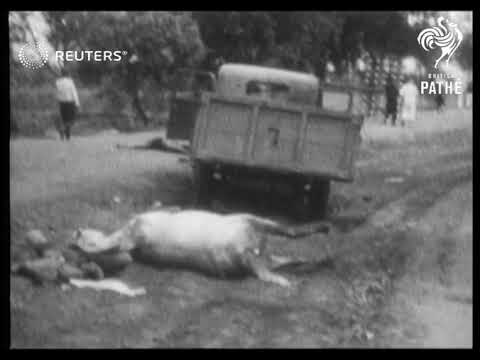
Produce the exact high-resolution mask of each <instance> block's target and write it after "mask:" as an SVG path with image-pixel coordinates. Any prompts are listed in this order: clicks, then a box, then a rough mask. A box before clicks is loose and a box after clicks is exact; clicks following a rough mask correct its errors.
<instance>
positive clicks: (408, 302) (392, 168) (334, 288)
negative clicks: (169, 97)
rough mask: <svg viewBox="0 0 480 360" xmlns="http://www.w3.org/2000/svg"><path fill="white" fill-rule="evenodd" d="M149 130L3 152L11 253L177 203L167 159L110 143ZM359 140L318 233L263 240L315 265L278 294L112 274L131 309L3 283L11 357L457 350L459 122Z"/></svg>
mask: <svg viewBox="0 0 480 360" xmlns="http://www.w3.org/2000/svg"><path fill="white" fill-rule="evenodd" d="M159 135H161V133H152V132H150V133H141V134H134V135H124V134H112V133H103V134H98V135H96V136H89V137H77V138H74V140H73V141H72V142H71V143H62V142H59V141H55V140H52V139H44V140H38V139H37V140H32V139H17V140H13V141H11V144H10V150H11V155H10V156H11V169H10V171H11V175H10V189H11V190H10V192H11V231H12V233H11V249H12V250H11V252H12V256H14V255H15V252H16V250H17V249H18V248H19V247H20V246H21V243H22V241H23V234H24V232H25V231H26V230H27V229H32V228H39V229H41V230H43V231H44V232H45V233H46V234H49V236H51V237H52V239H54V240H55V241H56V242H62V241H65V239H67V237H68V236H69V234H70V233H71V232H72V231H73V229H75V228H76V227H79V226H88V227H95V228H100V229H102V230H104V231H111V230H114V229H116V228H117V227H118V226H120V225H121V224H122V223H123V222H124V221H125V220H126V219H127V218H128V217H129V216H130V215H131V214H133V213H136V212H140V211H143V210H145V209H147V208H148V207H149V206H151V205H152V203H153V202H154V201H161V202H162V203H164V204H175V205H178V204H179V205H183V204H188V202H189V199H190V198H191V179H190V168H189V166H188V164H187V163H184V162H180V161H179V157H181V156H179V155H177V154H169V153H165V152H158V151H131V150H119V149H116V147H115V144H117V143H122V144H131V145H132V144H143V143H146V142H147V140H149V139H151V138H153V137H156V136H159ZM362 135H363V138H364V141H363V144H362V149H361V153H360V156H359V159H358V174H357V177H356V180H355V182H354V184H337V183H335V184H334V186H333V194H332V199H331V208H332V212H333V214H332V215H331V218H330V220H331V221H332V223H333V225H334V230H333V232H332V233H331V234H329V235H328V236H325V235H315V236H311V237H309V238H305V239H302V240H300V241H295V242H292V241H290V242H289V241H287V240H285V239H282V238H273V237H272V238H271V241H270V242H269V245H268V249H267V251H269V252H272V253H275V254H289V255H295V254H296V255H302V256H304V257H310V258H314V259H316V260H318V266H315V267H310V268H303V269H302V268H297V269H290V271H286V272H285V275H286V276H287V277H288V278H289V279H291V280H292V281H293V283H294V284H295V285H294V287H293V288H292V289H289V290H285V289H283V288H279V287H277V286H275V285H270V284H265V283H262V282H260V281H258V280H256V279H244V280H218V279H212V278H208V277H205V276H203V275H200V274H196V273H191V272H186V271H178V270H164V271H159V270H156V269H152V268H149V267H147V266H144V265H140V264H134V265H132V266H131V267H130V268H128V269H127V270H126V272H125V273H124V274H123V275H122V279H125V280H126V281H128V282H130V283H131V284H134V285H139V286H145V287H146V289H147V294H146V295H145V296H142V297H138V298H126V297H122V296H121V295H117V294H115V293H109V292H101V293H99V292H95V291H93V290H87V289H71V290H69V291H62V290H61V289H60V288H57V287H54V286H47V287H45V288H41V287H35V286H32V285H31V284H30V283H29V281H27V280H25V279H23V278H20V277H15V276H12V277H11V295H10V304H11V316H12V325H11V339H12V347H198V346H200V347H352V346H353V347H405V346H406V347H412V346H414V347H417V346H420V347H438V346H440V347H442V346H445V347H451V346H454V347H469V346H471V345H472V239H473V236H472V114H471V112H467V111H461V112H460V111H457V112H453V111H450V112H447V113H445V114H444V115H441V116H433V115H431V114H423V117H422V123H421V124H418V125H417V126H416V127H415V128H413V129H410V130H406V129H400V128H395V129H392V128H385V127H384V126H382V125H379V124H377V123H375V122H373V123H371V124H370V123H368V124H367V125H366V126H365V128H364V130H363V134H362ZM245 197H247V196H245ZM228 201H229V200H228V199H226V202H227V203H228ZM228 205H229V206H230V207H231V208H232V209H235V206H236V204H235V201H233V200H230V203H229V204H228ZM252 210H253V211H254V210H255V209H252ZM326 259H330V260H329V261H325V260H326Z"/></svg>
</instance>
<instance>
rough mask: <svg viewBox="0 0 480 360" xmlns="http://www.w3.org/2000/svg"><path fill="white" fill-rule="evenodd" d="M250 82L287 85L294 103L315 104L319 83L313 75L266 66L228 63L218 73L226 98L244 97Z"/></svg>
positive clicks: (219, 89) (222, 92) (221, 89)
mask: <svg viewBox="0 0 480 360" xmlns="http://www.w3.org/2000/svg"><path fill="white" fill-rule="evenodd" d="M250 81H259V82H267V83H280V84H285V85H286V86H288V88H289V89H290V90H289V91H290V95H289V98H290V99H291V100H292V101H294V102H302V103H311V104H313V103H315V101H316V99H317V95H318V89H319V81H318V78H317V77H316V76H315V75H313V74H308V73H303V72H298V71H291V70H284V69H278V68H272V67H266V66H257V65H248V64H235V63H228V64H224V65H222V66H221V67H220V70H219V72H218V92H219V93H221V94H223V95H226V96H244V95H245V90H246V86H247V84H248V83H249V82H250Z"/></svg>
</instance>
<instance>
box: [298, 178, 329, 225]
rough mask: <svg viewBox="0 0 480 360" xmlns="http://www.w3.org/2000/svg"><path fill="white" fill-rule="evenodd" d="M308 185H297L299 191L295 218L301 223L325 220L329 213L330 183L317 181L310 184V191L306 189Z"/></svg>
mask: <svg viewBox="0 0 480 360" xmlns="http://www.w3.org/2000/svg"><path fill="white" fill-rule="evenodd" d="M305 185H306V183H301V184H299V185H297V188H298V191H297V192H296V195H295V199H294V207H293V211H294V214H293V215H294V217H295V218H296V219H297V220H299V221H308V220H313V219H324V218H325V217H326V216H327V212H328V199H329V196H330V181H329V180H317V181H314V182H313V183H311V184H310V186H311V187H310V191H308V190H306V189H305Z"/></svg>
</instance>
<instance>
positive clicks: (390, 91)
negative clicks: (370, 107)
mask: <svg viewBox="0 0 480 360" xmlns="http://www.w3.org/2000/svg"><path fill="white" fill-rule="evenodd" d="M385 98H386V101H387V104H386V109H385V110H386V111H385V120H384V121H385V125H386V124H387V121H388V118H389V117H390V116H392V125H393V126H395V122H396V120H397V99H398V89H397V87H396V86H395V83H394V82H393V78H392V76H391V75H388V78H387V83H386V85H385Z"/></svg>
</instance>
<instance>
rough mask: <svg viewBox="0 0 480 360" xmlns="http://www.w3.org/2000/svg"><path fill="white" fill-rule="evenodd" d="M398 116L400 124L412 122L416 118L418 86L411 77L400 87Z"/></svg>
mask: <svg viewBox="0 0 480 360" xmlns="http://www.w3.org/2000/svg"><path fill="white" fill-rule="evenodd" d="M399 95H400V118H401V122H402V125H403V126H405V125H407V124H413V122H415V120H416V118H417V98H418V88H417V85H415V83H414V81H413V77H408V78H407V79H406V80H405V83H404V84H403V85H402V86H401V87H400V91H399Z"/></svg>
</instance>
